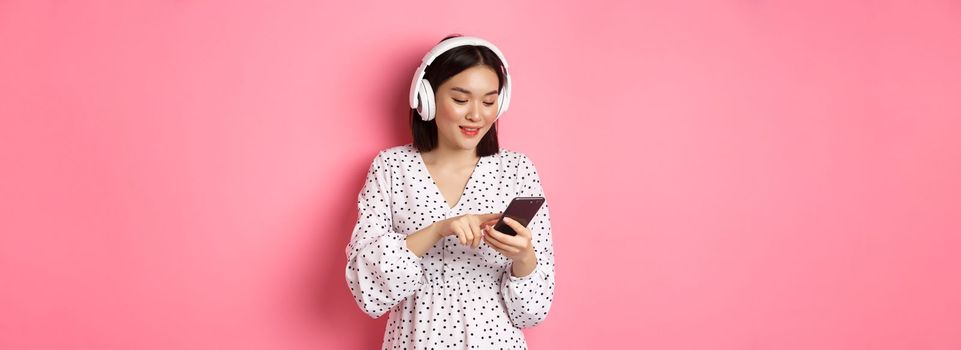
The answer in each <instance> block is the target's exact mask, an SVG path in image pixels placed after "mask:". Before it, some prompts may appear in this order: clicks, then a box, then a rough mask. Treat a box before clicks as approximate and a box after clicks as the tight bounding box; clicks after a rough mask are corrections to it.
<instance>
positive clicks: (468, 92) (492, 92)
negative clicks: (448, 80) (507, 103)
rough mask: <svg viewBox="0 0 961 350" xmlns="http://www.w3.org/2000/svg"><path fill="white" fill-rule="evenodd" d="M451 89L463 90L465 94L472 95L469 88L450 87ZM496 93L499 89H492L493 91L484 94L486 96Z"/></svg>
mask: <svg viewBox="0 0 961 350" xmlns="http://www.w3.org/2000/svg"><path fill="white" fill-rule="evenodd" d="M450 89H451V90H453V91H459V92H463V93H465V94H468V95H470V90H467V89H465V88H461V87H452V88H450ZM496 93H497V90H491V92H488V93H486V94H484V96H487V95H493V94H496Z"/></svg>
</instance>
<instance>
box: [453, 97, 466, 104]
mask: <svg viewBox="0 0 961 350" xmlns="http://www.w3.org/2000/svg"><path fill="white" fill-rule="evenodd" d="M454 101H455V102H457V103H467V100H463V101H461V100H458V99H456V98H455V99H454Z"/></svg>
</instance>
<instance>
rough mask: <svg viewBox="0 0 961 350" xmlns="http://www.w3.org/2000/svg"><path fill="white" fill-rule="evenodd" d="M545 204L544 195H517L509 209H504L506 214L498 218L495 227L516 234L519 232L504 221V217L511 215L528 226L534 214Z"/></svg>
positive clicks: (508, 206)
mask: <svg viewBox="0 0 961 350" xmlns="http://www.w3.org/2000/svg"><path fill="white" fill-rule="evenodd" d="M543 204H544V197H515V198H514V199H513V200H511V203H510V204H508V205H507V209H506V210H504V214H502V215H501V218H500V219H499V220H497V224H496V225H494V229H495V230H497V232H502V233H504V234H507V235H511V236H516V235H517V232H514V229H512V228H511V227H510V226H508V225H507V223H506V222H504V217H509V218H511V219H514V220H515V221H517V222H519V223H521V225H524V227H527V224H529V223H530V222H531V220H533V219H534V215H536V214H537V211H538V210H539V209H540V208H541V205H543Z"/></svg>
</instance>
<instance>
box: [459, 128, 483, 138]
mask: <svg viewBox="0 0 961 350" xmlns="http://www.w3.org/2000/svg"><path fill="white" fill-rule="evenodd" d="M460 132H461V133H462V134H464V135H467V136H477V133H478V132H480V128H468V127H464V126H462V127H460Z"/></svg>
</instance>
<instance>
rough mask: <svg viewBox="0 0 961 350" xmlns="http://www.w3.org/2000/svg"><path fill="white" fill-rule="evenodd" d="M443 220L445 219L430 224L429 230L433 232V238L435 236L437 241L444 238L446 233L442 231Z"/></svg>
mask: <svg viewBox="0 0 961 350" xmlns="http://www.w3.org/2000/svg"><path fill="white" fill-rule="evenodd" d="M443 221H444V220H441V221H436V222H434V223H432V224H430V228H429V231H430V233H431V238H433V239H434V241H435V242H436V241H439V240H441V239H442V238H444V233H443V232H441V227H442V226H444V225H442V224H441V223H442V222H443Z"/></svg>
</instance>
